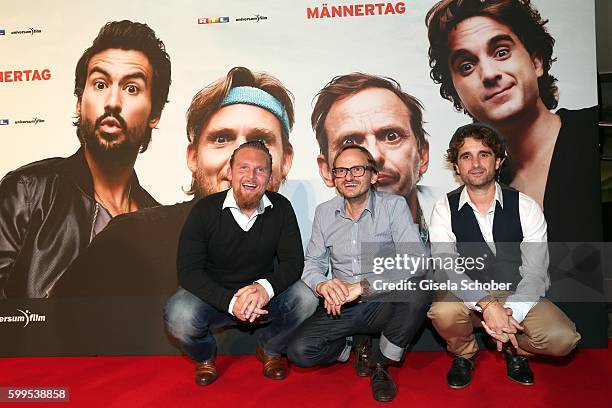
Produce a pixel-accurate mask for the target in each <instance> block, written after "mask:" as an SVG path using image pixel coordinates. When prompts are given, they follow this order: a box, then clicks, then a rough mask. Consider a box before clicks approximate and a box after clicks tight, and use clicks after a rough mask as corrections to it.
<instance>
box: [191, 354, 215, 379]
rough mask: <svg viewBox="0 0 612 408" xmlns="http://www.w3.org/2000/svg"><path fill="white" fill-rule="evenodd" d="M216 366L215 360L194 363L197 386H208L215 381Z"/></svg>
mask: <svg viewBox="0 0 612 408" xmlns="http://www.w3.org/2000/svg"><path fill="white" fill-rule="evenodd" d="M217 376H218V374H217V366H215V359H214V358H210V359H208V360H206V361H202V362H200V363H198V362H196V366H195V381H196V384H198V385H209V384H212V383H213V382H214V381H215V380H216V379H217Z"/></svg>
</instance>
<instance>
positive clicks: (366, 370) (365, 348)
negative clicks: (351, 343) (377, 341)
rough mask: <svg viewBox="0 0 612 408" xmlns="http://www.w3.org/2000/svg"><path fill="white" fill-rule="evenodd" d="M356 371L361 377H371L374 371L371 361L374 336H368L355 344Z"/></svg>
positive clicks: (354, 364) (354, 365)
mask: <svg viewBox="0 0 612 408" xmlns="http://www.w3.org/2000/svg"><path fill="white" fill-rule="evenodd" d="M354 350H355V362H354V363H353V367H355V373H356V374H357V375H358V376H359V377H369V376H370V374H371V373H372V367H370V361H371V359H372V338H371V337H370V336H367V337H366V338H365V339H364V341H363V342H361V343H359V344H357V345H355V349H354Z"/></svg>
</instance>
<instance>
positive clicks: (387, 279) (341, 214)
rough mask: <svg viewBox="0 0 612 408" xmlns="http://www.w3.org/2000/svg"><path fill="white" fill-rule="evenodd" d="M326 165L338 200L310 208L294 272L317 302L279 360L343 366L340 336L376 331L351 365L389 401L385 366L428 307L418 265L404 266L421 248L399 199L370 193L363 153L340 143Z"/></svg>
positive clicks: (371, 167)
mask: <svg viewBox="0 0 612 408" xmlns="http://www.w3.org/2000/svg"><path fill="white" fill-rule="evenodd" d="M332 167H333V168H332V174H333V177H334V183H335V186H336V189H337V190H338V193H339V196H337V197H335V198H333V199H331V200H329V201H327V202H325V203H323V204H321V205H319V206H318V207H317V209H316V212H315V219H314V222H313V227H312V237H311V239H310V243H309V244H308V248H307V250H306V257H305V265H304V272H303V274H302V280H303V281H304V282H305V283H306V284H307V285H308V286H309V287H310V288H311V289H312V290H313V292H315V293H316V294H317V296H319V297H321V298H322V299H323V302H322V303H323V305H322V306H319V308H318V309H317V311H316V312H315V313H314V314H313V315H312V316H311V317H310V318H309V319H307V320H306V321H305V322H304V323H303V324H302V325H301V326H300V327H299V328H298V329H297V331H296V333H295V334H294V336H293V340H292V341H291V343H290V345H289V350H288V353H287V355H288V357H289V359H290V360H291V361H293V362H294V363H295V364H297V365H298V366H301V367H311V366H314V365H319V364H330V363H332V362H334V361H336V360H340V361H346V359H347V358H348V354H349V353H350V343H349V342H347V336H354V335H371V334H380V335H381V338H380V345H379V348H378V350H376V352H375V353H374V355H373V356H372V357H370V361H358V362H357V363H356V368H357V371H358V375H363V376H369V375H370V376H371V387H372V394H373V396H374V399H376V400H377V401H391V400H392V399H393V398H394V397H395V394H396V393H397V387H396V385H395V383H394V382H393V379H392V378H391V376H390V375H389V373H388V371H387V366H388V365H389V363H390V362H399V361H400V360H401V358H402V356H403V353H404V349H405V347H406V346H407V345H408V343H409V342H410V340H411V339H412V337H413V336H414V334H415V333H416V332H417V330H418V329H419V327H420V326H421V324H422V322H423V320H424V318H425V312H426V310H427V308H428V305H429V302H430V293H429V292H428V291H426V290H421V285H419V283H420V281H421V280H422V279H423V275H424V274H425V270H424V268H422V267H418V266H417V267H414V263H411V262H404V261H405V260H408V259H411V260H416V259H424V256H425V255H426V248H425V247H424V245H423V244H422V242H421V240H420V238H419V230H418V226H417V225H415V224H414V223H413V221H412V216H411V214H410V209H409V208H408V205H407V204H406V200H405V199H404V198H403V197H401V196H396V195H391V194H387V193H380V192H376V191H375V190H374V185H375V184H376V181H377V178H378V169H377V166H376V162H375V160H374V158H373V157H372V155H371V154H370V153H369V152H368V150H367V149H365V148H364V147H361V146H358V145H354V144H349V145H345V146H343V147H342V148H341V149H340V150H339V152H338V153H337V154H336V157H335V159H334V161H333V166H332ZM400 244H401V245H400ZM400 248H401V250H400ZM400 253H401V254H400ZM381 255H384V256H381ZM400 259H401V262H399V261H400ZM396 261H397V262H396ZM330 264H331V272H332V279H328V278H327V277H326V274H327V270H328V265H330ZM383 264H384V268H383V267H382V265H383ZM411 265H412V267H411ZM383 270H384V271H383ZM366 300H368V301H369V302H366ZM358 356H361V354H359V353H358Z"/></svg>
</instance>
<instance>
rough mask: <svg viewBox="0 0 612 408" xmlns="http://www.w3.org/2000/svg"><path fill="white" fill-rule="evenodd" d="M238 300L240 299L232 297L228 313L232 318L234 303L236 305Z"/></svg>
mask: <svg viewBox="0 0 612 408" xmlns="http://www.w3.org/2000/svg"><path fill="white" fill-rule="evenodd" d="M236 300H238V298H237V297H236V296H232V300H230V303H229V307H228V309H227V311H228V313H229V314H231V315H232V316H233V315H234V312H233V310H234V303H236Z"/></svg>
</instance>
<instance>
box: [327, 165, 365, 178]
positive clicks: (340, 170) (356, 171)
mask: <svg viewBox="0 0 612 408" xmlns="http://www.w3.org/2000/svg"><path fill="white" fill-rule="evenodd" d="M366 170H372V166H353V167H351V168H350V169H349V168H347V167H334V168H333V169H332V173H333V175H334V177H337V178H343V177H346V175H347V174H348V172H349V171H350V172H351V174H352V175H353V177H361V176H363V175H364V174H365V172H366Z"/></svg>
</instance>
